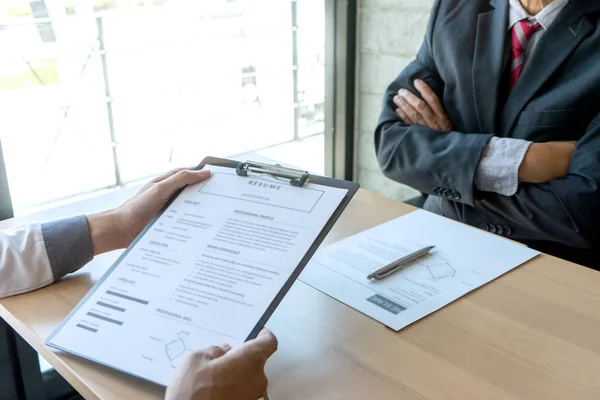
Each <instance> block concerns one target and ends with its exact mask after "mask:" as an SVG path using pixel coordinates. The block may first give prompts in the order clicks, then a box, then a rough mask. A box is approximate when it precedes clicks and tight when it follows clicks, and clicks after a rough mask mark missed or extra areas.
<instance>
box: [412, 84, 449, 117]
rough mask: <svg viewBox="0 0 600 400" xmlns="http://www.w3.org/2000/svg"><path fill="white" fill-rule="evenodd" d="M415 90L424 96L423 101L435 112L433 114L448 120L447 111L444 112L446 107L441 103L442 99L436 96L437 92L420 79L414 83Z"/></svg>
mask: <svg viewBox="0 0 600 400" xmlns="http://www.w3.org/2000/svg"><path fill="white" fill-rule="evenodd" d="M414 85H415V88H417V90H418V91H419V93H421V96H423V100H425V102H426V103H427V104H428V105H429V107H430V108H431V109H432V110H433V112H434V113H435V114H436V115H437V116H438V117H440V118H444V119H447V118H448V115H447V114H446V110H444V106H443V105H442V102H441V101H440V98H439V97H438V96H437V94H435V92H434V91H433V90H432V89H431V88H430V87H429V85H427V84H426V83H425V82H423V81H422V80H420V79H417V80H416V81H415V82H414Z"/></svg>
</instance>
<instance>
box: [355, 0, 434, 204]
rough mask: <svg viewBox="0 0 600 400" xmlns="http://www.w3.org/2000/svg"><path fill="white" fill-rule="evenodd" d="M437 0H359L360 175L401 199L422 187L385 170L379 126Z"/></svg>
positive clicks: (371, 185) (368, 185) (367, 184)
mask: <svg viewBox="0 0 600 400" xmlns="http://www.w3.org/2000/svg"><path fill="white" fill-rule="evenodd" d="M432 4H433V0H359V9H358V40H357V46H358V49H357V57H358V60H357V63H358V65H357V79H358V82H357V112H356V114H357V115H356V130H357V135H356V146H357V152H356V153H357V159H356V177H357V178H358V181H359V182H360V184H361V185H362V187H363V188H364V189H367V190H370V191H374V192H378V193H381V194H383V195H384V196H388V197H391V198H394V199H397V200H405V199H407V198H410V197H414V196H416V195H418V193H417V192H416V191H414V190H413V189H410V188H408V187H406V186H404V185H401V184H398V183H396V182H394V181H391V180H389V179H387V178H386V177H384V176H383V174H382V173H381V172H380V170H379V166H378V164H377V159H376V158H375V148H374V144H373V132H374V130H375V126H376V123H377V118H378V117H379V112H380V110H381V104H382V99H383V93H384V91H385V89H386V87H387V86H388V85H389V84H390V82H391V81H392V80H393V79H394V78H395V77H396V76H397V75H398V73H399V72H400V71H401V70H402V69H403V68H404V67H405V66H406V65H407V64H408V63H409V62H410V61H412V60H413V59H414V57H415V54H416V52H417V50H418V49H419V47H420V46H421V43H422V42H423V36H424V34H425V29H426V28H427V22H428V20H429V12H430V10H431V6H432Z"/></svg>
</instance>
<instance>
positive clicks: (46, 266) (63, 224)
mask: <svg viewBox="0 0 600 400" xmlns="http://www.w3.org/2000/svg"><path fill="white" fill-rule="evenodd" d="M92 257H93V246H92V239H91V237H90V233H89V229H88V225H87V218H86V217H84V216H81V217H75V218H70V219H65V220H62V221H56V222H50V223H47V224H41V225H40V224H34V225H29V226H23V227H18V228H14V229H11V230H8V231H3V232H0V298H2V297H6V296H12V295H16V294H21V293H25V292H29V291H32V290H35V289H39V288H41V287H43V286H46V285H49V284H50V283H52V282H54V281H57V280H58V279H60V278H62V277H63V276H64V275H66V274H68V273H71V272H74V271H76V270H77V269H79V268H81V267H82V266H83V265H84V264H86V263H87V262H89V261H90V260H91V259H92Z"/></svg>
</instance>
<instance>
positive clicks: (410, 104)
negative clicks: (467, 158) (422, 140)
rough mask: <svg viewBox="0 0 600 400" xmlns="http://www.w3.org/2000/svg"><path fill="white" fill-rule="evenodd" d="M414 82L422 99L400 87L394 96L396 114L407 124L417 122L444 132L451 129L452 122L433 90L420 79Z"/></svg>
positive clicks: (415, 123)
mask: <svg viewBox="0 0 600 400" xmlns="http://www.w3.org/2000/svg"><path fill="white" fill-rule="evenodd" d="M414 84H415V87H416V88H417V90H418V91H419V93H420V94H421V97H422V99H420V98H419V97H417V96H415V95H414V94H412V93H411V92H410V91H408V90H406V89H400V90H399V91H398V95H397V96H394V104H395V105H396V107H398V108H397V109H396V115H398V117H400V119H401V120H402V121H404V123H405V124H408V125H417V124H418V125H423V126H427V127H429V128H431V129H437V130H440V131H445V132H450V131H451V130H453V129H454V128H453V126H452V122H450V119H449V118H448V115H447V114H446V111H445V110H444V107H443V106H442V103H441V102H440V99H439V98H438V97H437V95H436V94H435V92H434V91H433V90H431V88H430V87H429V86H428V85H427V84H426V83H425V82H423V81H422V80H420V79H417V80H416V81H415V82H414Z"/></svg>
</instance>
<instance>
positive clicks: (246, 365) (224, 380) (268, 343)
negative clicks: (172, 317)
mask: <svg viewBox="0 0 600 400" xmlns="http://www.w3.org/2000/svg"><path fill="white" fill-rule="evenodd" d="M276 350H277V339H276V338H275V336H273V334H272V333H271V332H270V331H268V330H266V329H263V330H262V332H260V333H259V335H258V337H257V338H256V339H254V340H251V341H249V342H246V343H244V344H243V345H242V346H241V347H239V348H237V349H234V350H231V348H230V347H229V346H228V345H224V346H220V347H211V348H209V349H205V350H200V351H197V352H195V353H192V354H190V355H188V356H187V357H186V358H185V359H184V360H183V361H182V362H181V364H179V366H178V367H177V370H176V371H175V374H174V375H173V377H172V378H171V383H170V384H169V387H167V393H166V394H165V400H257V399H259V398H260V397H264V398H265V399H268V396H267V384H268V381H267V377H266V376H265V363H266V361H267V359H268V358H269V357H270V356H271V355H272V354H273V353H275V351H276Z"/></svg>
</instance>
